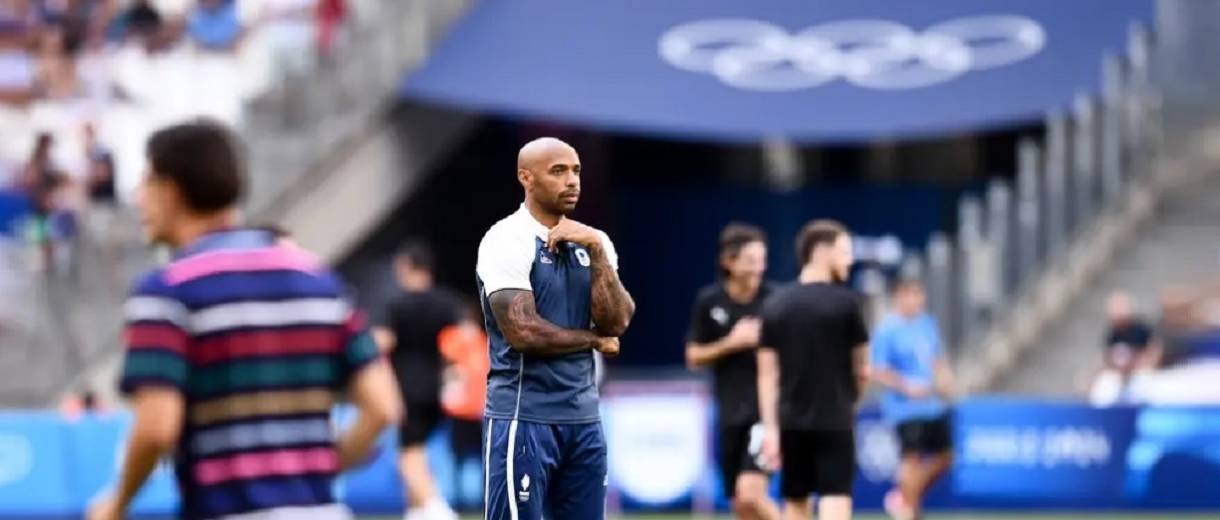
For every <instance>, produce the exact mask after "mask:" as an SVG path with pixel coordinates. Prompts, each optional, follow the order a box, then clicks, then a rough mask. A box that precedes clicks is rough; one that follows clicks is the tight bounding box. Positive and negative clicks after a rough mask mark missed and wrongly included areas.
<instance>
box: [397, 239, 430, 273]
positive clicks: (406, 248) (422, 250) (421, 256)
mask: <svg viewBox="0 0 1220 520" xmlns="http://www.w3.org/2000/svg"><path fill="white" fill-rule="evenodd" d="M394 256H395V258H397V259H398V260H400V261H403V260H405V261H407V262H410V264H411V267H414V268H416V269H422V270H424V271H428V272H432V268H433V266H434V265H435V264H434V259H433V256H432V248H431V247H429V246H428V244H426V243H424V242H420V241H416V240H411V241H408V242H405V243H403V245H401V246H399V248H398V253H396V254H395V255H394Z"/></svg>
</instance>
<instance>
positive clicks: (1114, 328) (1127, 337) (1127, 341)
mask: <svg viewBox="0 0 1220 520" xmlns="http://www.w3.org/2000/svg"><path fill="white" fill-rule="evenodd" d="M1151 341H1152V328H1151V327H1149V326H1148V324H1147V323H1144V321H1143V320H1141V319H1132V320H1127V321H1126V322H1124V323H1116V324H1111V325H1110V330H1109V332H1107V333H1106V350H1107V351H1109V350H1111V349H1113V348H1115V347H1117V346H1119V345H1123V346H1126V347H1127V348H1129V349H1131V350H1134V351H1136V352H1141V351H1143V350H1144V349H1145V348H1147V347H1148V343H1149V342H1151Z"/></svg>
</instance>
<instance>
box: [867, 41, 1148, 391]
mask: <svg viewBox="0 0 1220 520" xmlns="http://www.w3.org/2000/svg"><path fill="white" fill-rule="evenodd" d="M1154 45H1155V39H1154V37H1153V34H1152V32H1151V31H1150V30H1149V29H1148V28H1146V27H1143V26H1134V27H1132V29H1131V31H1130V34H1129V46H1128V48H1127V49H1126V52H1125V53H1123V55H1122V56H1114V55H1109V56H1106V57H1105V58H1104V60H1103V63H1102V65H1101V74H1102V79H1103V88H1102V91H1101V92H1099V93H1096V94H1079V95H1078V96H1077V97H1076V99H1075V102H1074V103H1073V105H1072V106H1071V107H1070V109H1067V110H1057V111H1053V112H1051V113H1049V114H1048V115H1047V117H1046V120H1045V125H1046V130H1045V135H1044V137H1043V138H1041V139H1032V138H1030V139H1024V140H1022V141H1021V142H1020V143H1019V144H1018V146H1017V148H1016V150H1014V153H1015V154H1016V156H1017V159H1018V160H1017V163H1018V167H1017V172H1016V176H1015V179H1014V181H1012V182H1010V181H1008V180H1004V179H996V180H993V181H991V182H990V184H989V185H988V186H987V187H986V189H985V190H984V192H983V193H982V194H981V195H966V196H964V197H963V198H962V199H961V200H960V201H959V205H958V212H957V229H956V231H955V232H954V233H953V234H952V236H951V235H950V234H946V233H938V234H936V235H934V236H933V237H932V238H931V240H930V241H929V243H928V244H927V246H926V249H925V250H924V251H921V252H918V253H917V254H915V255H912V256H911V257H910V258H908V260H907V265H905V266H904V267H903V269H902V272H903V273H904V274H906V275H908V276H915V277H918V278H920V279H921V280H923V282H924V284H925V285H926V287H927V293H928V305H929V311H930V312H931V313H933V314H934V315H935V316H937V317H938V318H939V323H940V326H941V328H942V336H943V338H944V339H945V342H946V344H947V345H948V346H949V348H950V351H951V353H952V354H953V355H954V357H956V358H957V359H958V360H959V366H960V365H966V366H964V367H963V368H964V369H966V370H968V371H969V370H981V369H983V368H985V365H987V364H988V363H987V362H986V361H987V360H988V358H989V357H995V356H1000V357H1006V356H1009V357H1010V356H1012V355H1013V354H1012V353H1008V352H988V351H986V349H987V348H988V345H987V343H988V337H989V335H991V334H993V333H995V331H996V330H997V328H1000V327H1001V326H1002V325H1006V324H1007V325H1011V324H1012V322H1013V320H1018V319H1020V318H1019V316H1018V314H1017V312H1016V311H1017V310H1018V309H1020V308H1021V307H1022V306H1024V305H1031V306H1032V305H1033V304H1032V303H1030V300H1031V299H1033V298H1035V297H1036V296H1035V293H1037V292H1039V291H1044V290H1045V287H1043V286H1042V285H1041V281H1043V280H1044V279H1046V278H1047V276H1048V275H1053V274H1055V273H1056V272H1057V271H1061V270H1067V269H1071V268H1073V267H1072V266H1074V265H1075V264H1076V262H1075V258H1074V255H1077V252H1076V249H1077V248H1078V246H1079V245H1080V244H1084V243H1087V242H1089V240H1090V239H1092V238H1095V237H1096V236H1097V235H1098V234H1099V233H1102V232H1103V230H1102V227H1103V226H1102V223H1103V221H1104V220H1105V219H1106V217H1107V216H1113V215H1117V214H1120V213H1122V212H1124V211H1126V210H1128V209H1129V208H1131V206H1132V205H1133V204H1139V200H1140V198H1139V196H1138V195H1137V194H1138V192H1139V191H1140V190H1141V189H1142V187H1143V186H1144V185H1146V184H1147V183H1148V182H1149V181H1150V176H1151V175H1153V173H1152V172H1153V171H1154V169H1153V168H1152V164H1153V161H1154V159H1155V158H1156V157H1157V154H1158V153H1159V150H1160V147H1161V145H1160V136H1161V127H1162V118H1161V113H1160V94H1159V92H1158V90H1157V88H1156V85H1155V83H1154V77H1153V70H1154V69H1153V63H1152V59H1153V56H1154V50H1155V48H1154ZM866 290H868V292H871V293H873V294H874V296H878V297H880V296H881V291H884V286H880V287H879V286H877V285H876V284H873V288H871V289H866ZM1056 290H1057V291H1058V292H1060V293H1063V292H1064V290H1063V289H1062V288H1058V289H1056ZM1018 328H1019V327H1018ZM1005 333H1011V330H1007V329H1006V330H1005ZM1029 333H1031V334H1032V331H1030V332H1029ZM980 360H982V362H980Z"/></svg>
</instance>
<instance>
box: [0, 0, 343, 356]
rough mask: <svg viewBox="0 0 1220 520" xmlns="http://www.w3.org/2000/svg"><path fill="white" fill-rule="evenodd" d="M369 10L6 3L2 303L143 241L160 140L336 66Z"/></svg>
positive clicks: (261, 4) (6, 316) (177, 0)
mask: <svg viewBox="0 0 1220 520" xmlns="http://www.w3.org/2000/svg"><path fill="white" fill-rule="evenodd" d="M365 3H367V2H366V1H365V0H0V257H2V258H3V260H4V261H3V262H2V265H0V299H2V300H5V301H10V302H13V301H18V300H19V298H17V297H16V296H17V294H18V293H23V292H28V287H27V286H25V285H23V284H22V283H17V282H21V280H23V279H26V278H29V277H30V276H31V274H33V273H42V274H47V275H50V276H71V275H75V274H77V273H79V266H80V265H81V264H80V262H92V261H93V260H94V259H95V257H96V254H95V253H97V251H96V250H94V249H88V250H87V249H86V248H84V247H80V246H81V245H82V241H81V240H80V239H81V238H82V237H88V238H90V239H91V240H90V241H89V242H90V243H91V244H96V245H99V246H103V248H104V247H105V246H108V245H114V244H113V242H114V241H115V239H116V235H117V236H119V237H124V238H129V237H131V236H135V233H137V232H138V230H137V229H136V226H135V225H134V218H133V217H132V216H131V214H130V212H128V211H126V206H127V204H126V203H127V202H129V201H130V197H131V195H132V193H133V189H134V186H135V185H136V183H137V182H138V179H139V177H140V176H141V175H142V173H143V171H142V170H143V167H144V159H143V153H144V151H143V142H144V140H145V138H146V137H147V135H148V134H149V132H151V131H152V130H153V129H155V128H158V127H160V126H164V125H165V124H168V123H171V122H177V121H181V120H183V119H186V118H193V117H200V116H205V117H210V118H214V119H217V120H220V121H222V122H224V123H227V124H229V125H234V126H240V125H241V124H242V117H243V113H244V110H245V106H246V105H247V104H248V103H249V102H250V101H251V100H253V99H255V98H256V97H257V96H259V95H261V94H263V93H265V92H267V91H269V90H270V89H272V88H274V87H275V86H276V85H277V84H280V83H282V82H283V81H284V79H285V78H289V77H294V76H299V75H303V74H308V73H310V72H311V71H312V70H313V69H315V68H317V67H318V66H320V65H323V64H326V63H328V61H330V60H333V59H334V58H333V56H335V55H336V54H337V53H336V52H335V50H336V48H338V47H341V46H342V45H343V43H344V41H345V40H346V39H347V38H348V36H349V32H350V29H349V25H350V20H349V19H350V18H352V17H353V16H354V15H358V14H360V13H362V12H364V11H363V10H362V9H361V8H362V7H363V6H364V4H365ZM86 251H88V252H89V253H90V255H88V258H84V256H86V255H85V252H86ZM102 253H106V251H102ZM103 263H104V262H103ZM9 281H12V282H14V283H8V282H9ZM10 287H11V288H13V289H12V290H10V289H9V288H10ZM7 307H8V306H0V335H2V333H3V331H4V329H5V327H4V326H3V324H4V323H10V322H12V321H13V320H14V319H16V318H14V316H10V315H11V314H13V313H12V312H9V309H8V308H7Z"/></svg>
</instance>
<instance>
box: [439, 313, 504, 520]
mask: <svg viewBox="0 0 1220 520" xmlns="http://www.w3.org/2000/svg"><path fill="white" fill-rule="evenodd" d="M478 315H479V313H478V311H477V310H476V308H473V306H472V309H471V311H470V312H468V313H467V316H466V317H465V319H463V320H462V321H461V322H460V323H458V324H456V325H450V326H448V327H445V328H444V329H441V332H440V334H439V335H438V336H437V340H436V344H437V348H439V349H440V353H441V357H442V358H444V360H445V362H446V363H447V366H446V367H445V371H444V374H443V375H442V382H441V409H442V410H444V411H445V414H446V415H448V416H449V417H450V418H451V419H452V420H453V427H452V429H451V434H452V437H451V439H450V440H451V445H452V449H453V455H454V463H455V466H456V467H457V471H455V472H454V477H455V480H456V482H455V483H456V484H457V485H456V486H454V489H456V490H457V491H458V496H457V497H456V499H455V500H454V504H455V505H456V506H458V507H462V506H467V505H469V506H471V507H473V508H477V507H478V504H479V503H480V501H481V500H482V498H483V497H482V496H481V495H479V494H478V493H475V494H474V495H475V496H471V497H467V496H464V494H463V493H462V491H463V489H464V488H463V486H462V485H461V483H462V474H463V471H462V470H464V469H465V468H466V466H467V463H468V462H471V461H475V464H476V465H478V464H481V463H482V458H481V456H482V453H481V452H482V447H483V422H482V421H483V408H484V404H485V402H486V399H487V372H488V370H490V365H491V361H490V359H489V358H488V357H487V335H486V334H485V333H484V332H483V327H482V326H480V325H479V320H478ZM476 469H477V470H478V471H479V474H480V475H481V474H482V468H476Z"/></svg>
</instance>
